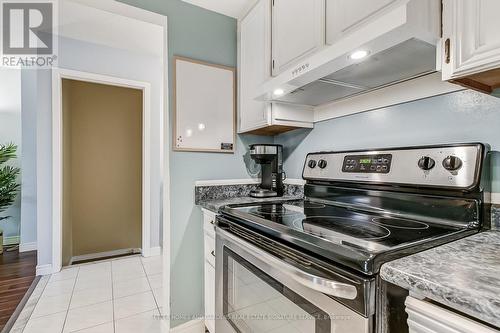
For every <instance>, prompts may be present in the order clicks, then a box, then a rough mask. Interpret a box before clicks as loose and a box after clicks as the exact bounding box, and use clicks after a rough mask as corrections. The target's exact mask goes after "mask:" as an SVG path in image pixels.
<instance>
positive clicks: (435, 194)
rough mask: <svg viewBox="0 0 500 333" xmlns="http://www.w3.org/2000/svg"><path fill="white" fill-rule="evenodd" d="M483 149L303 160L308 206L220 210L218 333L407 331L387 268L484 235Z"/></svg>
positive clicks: (278, 204) (421, 150)
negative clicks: (384, 273)
mask: <svg viewBox="0 0 500 333" xmlns="http://www.w3.org/2000/svg"><path fill="white" fill-rule="evenodd" d="M487 150H488V149H487V147H485V146H484V145H482V144H460V145H443V146H426V147H410V148H394V149H381V150H369V151H348V152H319V153H311V154H309V155H307V157H306V161H305V165H304V170H303V178H304V179H305V180H306V185H305V200H303V201H289V202H287V201H285V202H271V203H262V204H251V205H230V206H226V207H224V208H222V209H221V211H220V213H221V215H219V216H218V218H217V227H216V234H217V237H216V313H217V317H218V320H217V321H216V331H217V333H229V332H231V333H232V332H259V333H261V332H276V333H278V332H302V333H312V332H315V333H323V332H337V333H357V332H392V333H394V332H397V333H403V332H405V331H407V326H406V315H405V312H404V305H403V303H404V299H405V297H406V296H407V292H406V291H404V290H402V289H400V288H399V287H396V286H394V285H390V284H388V283H385V282H384V281H382V280H381V279H380V278H379V275H378V272H379V269H380V266H381V265H382V264H383V263H385V262H387V261H390V260H393V259H396V258H399V257H402V256H406V255H409V254H412V253H416V252H419V251H422V250H425V249H428V248H431V247H434V246H437V245H440V244H443V243H447V242H450V241H453V240H456V239H459V238H462V237H465V236H468V235H471V234H473V233H477V232H479V231H480V230H481V229H482V228H488V227H489V224H488V223H486V221H488V220H489V219H488V217H487V211H488V210H487V209H486V206H487V205H486V204H485V201H487V202H489V201H488V200H487V198H485V196H486V195H487V194H488V193H489V191H488V186H489V182H488V181H486V179H487V178H488V177H486V176H485V177H482V176H483V175H484V174H486V172H483V166H486V165H487V163H486V162H485V160H486V156H487V155H488V154H487Z"/></svg>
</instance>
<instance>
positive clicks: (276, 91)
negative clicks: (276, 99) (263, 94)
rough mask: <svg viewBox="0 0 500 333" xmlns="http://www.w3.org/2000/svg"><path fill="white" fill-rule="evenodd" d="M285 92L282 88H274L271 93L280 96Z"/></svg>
mask: <svg viewBox="0 0 500 333" xmlns="http://www.w3.org/2000/svg"><path fill="white" fill-rule="evenodd" d="M284 93H285V91H284V90H283V89H276V90H275V91H274V92H273V95H274V96H281V95H283V94H284Z"/></svg>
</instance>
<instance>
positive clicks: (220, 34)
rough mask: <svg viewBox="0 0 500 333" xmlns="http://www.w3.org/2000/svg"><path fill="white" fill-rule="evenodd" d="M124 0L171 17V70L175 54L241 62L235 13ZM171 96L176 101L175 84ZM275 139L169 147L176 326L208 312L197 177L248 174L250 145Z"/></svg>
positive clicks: (167, 0) (172, 0)
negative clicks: (227, 149)
mask: <svg viewBox="0 0 500 333" xmlns="http://www.w3.org/2000/svg"><path fill="white" fill-rule="evenodd" d="M122 2H124V3H128V4H131V5H134V6H137V7H141V8H143V9H146V10H150V11H153V12H156V13H159V14H163V15H166V16H167V17H168V44H169V45H168V48H169V66H170V70H169V73H170V74H172V61H171V60H172V57H173V56H174V55H181V56H185V57H190V58H194V59H199V60H204V61H208V62H212V63H216V64H221V65H227V66H236V20H235V19H232V18H229V17H227V16H224V15H221V14H217V13H214V12H210V11H207V10H204V9H202V8H199V7H195V6H192V5H189V4H187V3H185V2H182V1H180V0H122ZM170 87H172V82H171V76H170ZM170 97H171V98H170V100H171V101H172V89H170ZM170 110H172V108H170ZM272 141H273V138H266V137H256V136H239V137H238V140H237V145H236V153H235V154H213V153H186V152H172V150H171V149H170V154H171V155H170V166H171V169H170V177H171V180H170V181H171V192H170V195H171V203H170V205H171V235H172V236H171V242H172V248H171V250H172V258H171V262H172V267H171V269H172V276H171V308H172V313H171V314H172V316H173V320H172V326H175V325H178V324H180V323H183V322H186V321H188V320H190V319H192V317H193V316H196V315H200V314H202V313H203V232H202V225H201V223H202V216H201V211H200V209H199V208H198V207H196V206H195V205H194V182H195V181H196V180H203V179H231V178H232V179H234V178H248V177H249V174H248V173H247V170H246V167H245V163H244V155H245V154H246V153H247V146H248V145H249V144H250V143H255V142H272Z"/></svg>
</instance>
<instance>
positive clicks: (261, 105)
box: [239, 0, 271, 133]
mask: <svg viewBox="0 0 500 333" xmlns="http://www.w3.org/2000/svg"><path fill="white" fill-rule="evenodd" d="M239 61H240V64H239V71H240V72H239V83H240V84H239V95H240V96H239V100H240V102H239V103H240V108H239V132H240V133H242V132H247V131H250V130H253V129H257V128H261V127H264V126H266V125H268V124H269V123H270V119H269V118H270V106H269V103H265V102H260V101H256V100H254V97H255V94H256V88H257V87H258V86H259V85H261V84H262V83H263V82H264V81H266V80H267V79H268V78H269V77H270V76H271V2H270V0H260V1H259V2H258V3H257V5H256V6H255V7H254V8H253V9H252V10H251V11H250V13H248V15H247V16H246V17H245V18H244V19H243V20H242V21H241V23H240V47H239Z"/></svg>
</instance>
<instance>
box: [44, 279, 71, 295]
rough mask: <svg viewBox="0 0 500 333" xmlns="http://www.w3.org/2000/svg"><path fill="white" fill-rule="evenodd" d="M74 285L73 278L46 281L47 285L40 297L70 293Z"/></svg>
mask: <svg viewBox="0 0 500 333" xmlns="http://www.w3.org/2000/svg"><path fill="white" fill-rule="evenodd" d="M74 286H75V280H73V279H71V280H61V281H53V282H49V283H47V286H46V287H45V289H44V290H43V293H42V297H43V296H58V295H62V294H71V293H72V292H73V287H74Z"/></svg>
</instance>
